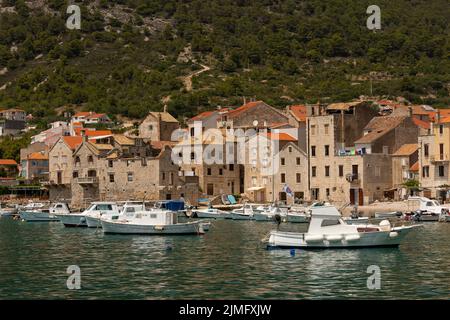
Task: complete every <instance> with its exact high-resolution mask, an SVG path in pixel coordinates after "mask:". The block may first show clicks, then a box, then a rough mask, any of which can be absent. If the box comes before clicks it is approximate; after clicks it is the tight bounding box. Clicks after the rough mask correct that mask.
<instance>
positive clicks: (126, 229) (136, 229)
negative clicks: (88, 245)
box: [101, 220, 204, 235]
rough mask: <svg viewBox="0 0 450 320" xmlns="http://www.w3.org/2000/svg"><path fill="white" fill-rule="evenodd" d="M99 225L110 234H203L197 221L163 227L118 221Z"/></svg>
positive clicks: (102, 222)
mask: <svg viewBox="0 0 450 320" xmlns="http://www.w3.org/2000/svg"><path fill="white" fill-rule="evenodd" d="M101 224H102V228H103V232H104V233H112V234H142V235H161V234H200V233H204V230H203V228H202V223H201V222H199V221H194V222H188V223H177V224H172V225H165V226H153V225H140V224H131V223H124V222H119V221H107V220H101Z"/></svg>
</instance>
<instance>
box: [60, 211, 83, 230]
mask: <svg viewBox="0 0 450 320" xmlns="http://www.w3.org/2000/svg"><path fill="white" fill-rule="evenodd" d="M56 216H57V217H58V218H59V220H60V221H61V222H62V223H63V224H64V226H65V227H68V228H70V227H87V223H86V217H85V215H82V214H73V213H71V214H61V215H56Z"/></svg>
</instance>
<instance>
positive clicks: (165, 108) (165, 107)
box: [164, 104, 167, 113]
mask: <svg viewBox="0 0 450 320" xmlns="http://www.w3.org/2000/svg"><path fill="white" fill-rule="evenodd" d="M164 112H165V113H167V104H165V105H164Z"/></svg>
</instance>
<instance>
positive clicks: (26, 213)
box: [19, 203, 70, 222]
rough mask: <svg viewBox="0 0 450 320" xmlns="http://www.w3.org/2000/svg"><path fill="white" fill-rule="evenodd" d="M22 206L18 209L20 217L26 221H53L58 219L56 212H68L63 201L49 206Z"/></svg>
mask: <svg viewBox="0 0 450 320" xmlns="http://www.w3.org/2000/svg"><path fill="white" fill-rule="evenodd" d="M27 208H29V207H28V206H26V207H24V209H22V210H21V211H19V215H20V218H21V219H22V220H24V221H27V222H53V221H59V217H58V216H57V214H59V213H62V214H64V213H69V212H70V210H69V207H68V206H67V204H65V203H55V204H53V205H51V206H50V207H49V208H40V209H27Z"/></svg>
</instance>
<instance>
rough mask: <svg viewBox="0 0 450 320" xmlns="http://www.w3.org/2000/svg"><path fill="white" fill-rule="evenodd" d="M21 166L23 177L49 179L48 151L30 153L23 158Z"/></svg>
mask: <svg viewBox="0 0 450 320" xmlns="http://www.w3.org/2000/svg"><path fill="white" fill-rule="evenodd" d="M21 166H22V169H21V177H22V178H25V179H27V180H38V181H47V180H48V178H49V173H48V172H49V165H48V151H47V150H45V151H41V152H32V153H29V154H28V155H27V156H26V157H25V158H23V159H21Z"/></svg>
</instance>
